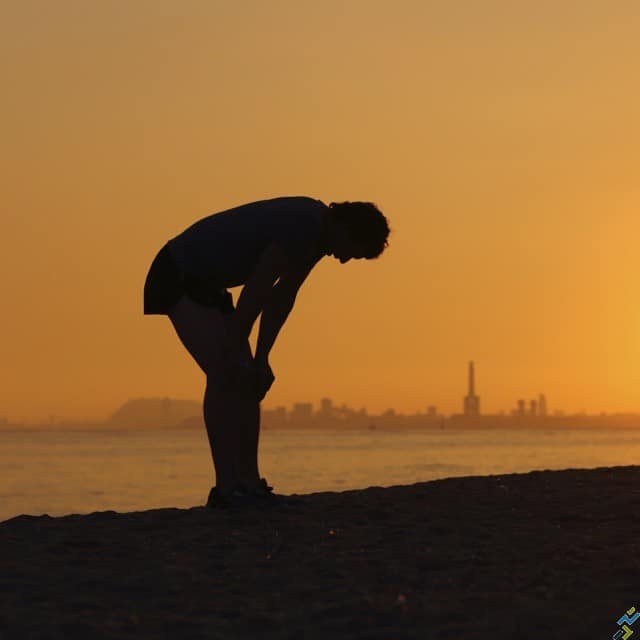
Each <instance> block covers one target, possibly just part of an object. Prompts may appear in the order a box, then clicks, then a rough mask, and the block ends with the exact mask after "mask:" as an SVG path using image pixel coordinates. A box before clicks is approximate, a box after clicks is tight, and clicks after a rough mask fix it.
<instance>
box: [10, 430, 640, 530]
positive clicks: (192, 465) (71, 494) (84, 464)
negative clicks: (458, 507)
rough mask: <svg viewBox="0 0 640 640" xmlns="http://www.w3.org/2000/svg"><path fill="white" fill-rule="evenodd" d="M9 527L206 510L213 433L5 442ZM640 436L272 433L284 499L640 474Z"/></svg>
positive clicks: (266, 435)
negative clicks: (437, 483) (37, 518)
mask: <svg viewBox="0 0 640 640" xmlns="http://www.w3.org/2000/svg"><path fill="white" fill-rule="evenodd" d="M0 442H1V443H2V446H1V447H0V520H6V519H7V518H11V517H13V516H16V515H19V514H23V513H26V514H30V515H41V514H44V513H47V514H49V515H50V516H59V515H65V514H69V513H91V512H93V511H105V510H108V509H113V510H115V511H121V512H122V511H139V510H145V509H158V508H166V507H178V508H189V507H193V506H197V505H201V504H203V502H204V501H205V500H206V497H207V495H208V492H209V489H210V487H211V485H212V484H213V483H214V480H215V476H214V471H213V463H212V460H211V454H210V450H209V443H208V440H207V436H206V433H205V431H204V430H202V431H199V430H188V431H177V430H175V431H158V432H143V431H129V432H114V431H98V432H96V431H93V432H88V431H87V432H79V431H76V432H71V431H68V432H64V431H57V432H50V431H49V432H46V431H40V432H34V431H31V432H26V431H25V432H16V431H13V432H7V431H5V432H0ZM639 461H640V431H638V430H629V429H626V430H608V431H600V430H597V431H596V430H562V431H560V430H525V429H521V430H518V431H507V430H502V429H496V430H491V429H487V430H483V431H470V430H457V431H451V430H443V431H441V430H436V431H424V432H415V431H413V432H411V431H405V432H401V433H389V432H381V431H362V432H349V433H336V432H334V431H318V432H310V431H295V432H293V431H280V432H276V431H263V432H262V433H261V434H260V459H259V463H260V473H261V475H262V476H265V477H266V478H267V479H268V481H269V483H270V484H271V485H272V486H273V487H274V490H275V491H276V492H278V493H287V494H288V493H309V492H314V491H342V490H345V489H361V488H365V487H369V486H383V487H385V486H391V485H396V484H411V483H414V482H423V481H427V480H433V479H436V478H446V477H451V476H466V475H488V474H502V473H514V472H526V471H531V470H532V469H567V468H594V467H600V466H614V465H630V464H638V462H639Z"/></svg>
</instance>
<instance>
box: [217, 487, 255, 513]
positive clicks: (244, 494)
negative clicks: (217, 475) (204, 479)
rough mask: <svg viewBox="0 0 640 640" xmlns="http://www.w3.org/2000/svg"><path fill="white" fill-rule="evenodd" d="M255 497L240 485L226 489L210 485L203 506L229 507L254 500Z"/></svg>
mask: <svg viewBox="0 0 640 640" xmlns="http://www.w3.org/2000/svg"><path fill="white" fill-rule="evenodd" d="M255 500H256V497H255V495H253V494H252V493H250V492H248V491H246V490H245V489H243V488H242V487H235V488H234V489H231V490H227V491H220V489H219V488H218V487H211V491H209V497H208V498H207V503H206V505H205V507H207V508H209V509H229V508H230V507H239V506H243V505H246V504H250V503H251V502H255Z"/></svg>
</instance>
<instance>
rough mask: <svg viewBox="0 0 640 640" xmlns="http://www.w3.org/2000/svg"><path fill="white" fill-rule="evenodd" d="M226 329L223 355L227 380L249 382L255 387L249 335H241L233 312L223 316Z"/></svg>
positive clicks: (254, 372)
mask: <svg viewBox="0 0 640 640" xmlns="http://www.w3.org/2000/svg"><path fill="white" fill-rule="evenodd" d="M223 319H224V326H225V329H226V341H225V344H224V357H225V359H226V362H225V365H226V367H225V368H226V371H227V375H228V376H229V380H230V381H231V382H232V383H234V384H238V383H242V384H246V383H249V384H250V385H251V386H252V388H254V389H255V385H256V364H255V361H254V358H253V356H252V355H251V344H250V343H249V337H248V336H245V335H243V333H242V331H241V330H240V328H239V326H238V324H237V322H236V318H235V315H234V314H229V315H225V316H223Z"/></svg>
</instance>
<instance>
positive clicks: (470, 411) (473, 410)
mask: <svg viewBox="0 0 640 640" xmlns="http://www.w3.org/2000/svg"><path fill="white" fill-rule="evenodd" d="M464 415H465V416H479V415H480V398H479V397H478V396H477V395H476V394H475V380H474V377H473V360H471V362H469V392H468V393H467V395H466V396H465V398H464Z"/></svg>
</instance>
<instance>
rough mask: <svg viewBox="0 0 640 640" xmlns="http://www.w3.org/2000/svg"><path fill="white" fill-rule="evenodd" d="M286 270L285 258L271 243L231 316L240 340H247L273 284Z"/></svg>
mask: <svg viewBox="0 0 640 640" xmlns="http://www.w3.org/2000/svg"><path fill="white" fill-rule="evenodd" d="M286 268H287V259H286V256H285V255H284V253H283V252H282V249H281V248H280V247H279V246H278V245H277V244H275V243H272V244H271V245H269V247H267V249H265V251H263V253H262V255H261V256H260V259H259V260H258V264H257V265H256V267H255V269H254V270H253V273H252V274H251V275H250V276H249V278H248V279H247V281H246V283H245V285H244V287H243V288H242V292H241V293H240V297H239V298H238V304H237V305H236V308H235V310H234V312H233V313H232V314H231V316H232V319H231V322H232V324H233V325H234V326H235V331H236V332H237V335H238V337H239V338H240V339H242V340H247V339H248V338H249V335H250V334H251V329H252V327H253V323H254V322H255V321H256V318H257V317H258V315H259V313H260V311H261V310H262V308H263V307H264V305H265V303H266V301H267V300H268V299H269V297H270V296H271V293H272V291H271V290H272V288H273V283H274V282H275V281H276V280H277V279H278V276H279V275H280V273H282V272H283V271H284V270H286Z"/></svg>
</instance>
